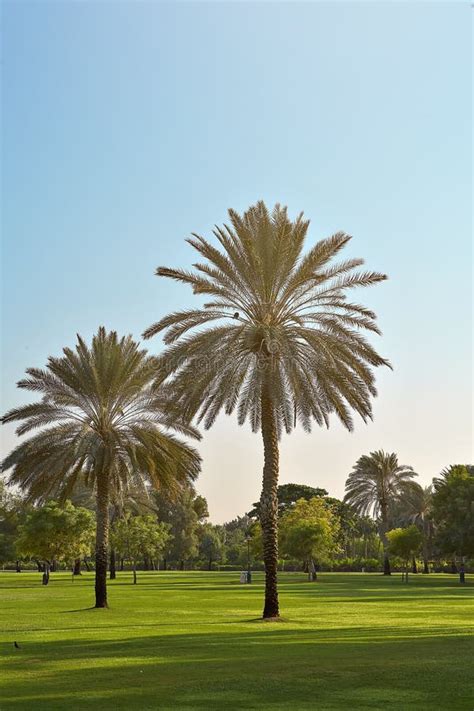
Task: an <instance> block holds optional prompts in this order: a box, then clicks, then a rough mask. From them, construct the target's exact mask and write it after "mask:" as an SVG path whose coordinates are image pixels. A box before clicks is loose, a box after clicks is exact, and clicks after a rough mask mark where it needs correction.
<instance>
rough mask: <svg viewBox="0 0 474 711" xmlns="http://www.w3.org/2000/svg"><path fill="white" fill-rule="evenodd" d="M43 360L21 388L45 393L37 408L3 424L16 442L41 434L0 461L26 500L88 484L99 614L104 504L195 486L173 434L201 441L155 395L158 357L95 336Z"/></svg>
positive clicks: (195, 459) (194, 461)
mask: <svg viewBox="0 0 474 711" xmlns="http://www.w3.org/2000/svg"><path fill="white" fill-rule="evenodd" d="M63 353H64V355H63V356H62V357H60V358H49V360H48V364H47V367H46V369H44V370H40V369H38V368H29V369H28V370H27V374H28V378H26V379H25V380H21V381H20V382H19V383H18V387H20V388H22V389H24V390H30V391H32V392H34V393H41V394H42V396H43V397H42V400H41V401H40V402H37V403H34V404H31V405H25V406H22V407H19V408H15V409H13V410H10V411H9V412H7V413H6V415H4V416H3V418H2V420H3V422H4V423H6V422H13V421H18V420H20V421H22V424H20V426H19V427H18V429H17V434H18V435H23V434H26V433H27V432H31V431H32V430H34V429H36V428H40V432H39V433H38V434H36V435H34V436H31V437H30V438H29V439H27V440H26V441H25V442H22V443H21V444H20V445H18V446H17V447H16V449H14V450H13V451H12V452H11V454H9V455H8V456H7V457H6V458H5V460H4V461H3V462H2V470H9V469H12V471H11V474H10V478H9V481H10V483H11V484H16V485H19V486H20V487H21V488H22V489H23V490H25V491H26V492H27V494H28V498H29V499H30V500H32V501H44V500H45V499H48V498H50V497H52V496H58V497H61V498H63V499H64V498H66V497H67V496H68V495H69V494H70V493H71V492H72V491H73V489H74V486H75V485H76V483H80V482H85V483H86V485H87V486H88V487H90V488H93V489H94V491H95V495H96V514H97V533H96V546H95V557H96V578H95V606H96V607H107V589H106V584H107V549H108V533H109V505H110V503H111V502H112V501H113V500H115V499H116V498H117V497H118V496H119V494H120V493H121V492H123V491H126V490H127V488H128V486H129V485H130V483H131V482H134V483H137V482H140V481H141V482H142V483H144V482H150V483H151V484H152V485H153V486H155V487H162V488H165V489H166V490H168V489H171V490H173V489H176V488H177V487H179V486H180V485H183V484H185V483H187V482H188V481H189V480H192V479H194V478H195V477H196V476H197V474H198V471H199V465H200V458H199V455H198V454H197V453H196V451H195V450H194V449H192V448H191V447H189V446H188V445H187V444H185V443H184V442H183V441H181V440H180V439H178V438H176V437H175V436H174V435H173V434H171V433H170V431H169V430H170V429H173V430H174V431H175V432H179V433H180V434H184V435H189V436H192V437H198V434H197V432H196V430H195V429H194V428H192V427H191V426H189V425H187V424H185V423H183V422H182V420H181V418H180V417H179V416H178V415H177V410H176V408H175V407H174V406H173V404H172V403H170V402H169V401H168V398H167V397H166V396H165V395H164V394H163V393H162V391H160V390H159V389H154V387H153V380H154V378H155V376H156V368H157V358H156V357H152V356H149V355H148V354H147V352H146V351H145V350H140V349H139V346H138V344H137V343H135V342H134V341H133V340H132V338H131V337H130V336H127V337H124V338H121V339H119V338H118V336H117V334H116V333H115V332H114V331H112V332H110V333H106V331H105V329H104V328H100V329H99V331H98V333H97V335H95V336H94V338H93V339H92V346H91V347H88V346H87V345H86V343H85V342H84V340H83V339H82V338H81V337H80V336H78V337H77V345H76V348H75V351H74V350H71V349H69V348H65V349H64V350H63Z"/></svg>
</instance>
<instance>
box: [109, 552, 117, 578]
mask: <svg viewBox="0 0 474 711" xmlns="http://www.w3.org/2000/svg"><path fill="white" fill-rule="evenodd" d="M109 571H110V573H109V577H110V580H115V578H116V577H117V573H116V567H115V551H114V550H113V549H112V550H111V551H110V562H109Z"/></svg>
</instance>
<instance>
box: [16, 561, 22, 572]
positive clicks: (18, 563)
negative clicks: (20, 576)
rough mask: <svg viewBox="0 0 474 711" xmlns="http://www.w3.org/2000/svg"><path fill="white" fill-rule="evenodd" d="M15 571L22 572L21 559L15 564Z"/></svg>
mask: <svg viewBox="0 0 474 711" xmlns="http://www.w3.org/2000/svg"><path fill="white" fill-rule="evenodd" d="M15 572H16V573H21V565H20V561H19V560H17V561H16V564H15Z"/></svg>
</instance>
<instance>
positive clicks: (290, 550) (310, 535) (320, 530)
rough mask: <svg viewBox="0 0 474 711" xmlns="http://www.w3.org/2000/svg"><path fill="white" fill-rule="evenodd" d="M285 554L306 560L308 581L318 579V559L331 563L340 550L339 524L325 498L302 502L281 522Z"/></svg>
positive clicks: (303, 500) (301, 500) (282, 545)
mask: <svg viewBox="0 0 474 711" xmlns="http://www.w3.org/2000/svg"><path fill="white" fill-rule="evenodd" d="M280 531H281V537H280V538H281V548H282V552H283V553H284V554H286V555H289V556H291V557H292V558H299V559H300V560H303V561H304V562H305V563H306V565H307V566H308V579H309V580H310V581H313V580H316V579H317V575H316V567H315V560H316V559H317V560H319V561H323V560H327V559H328V558H329V557H330V555H331V553H334V552H336V550H337V543H336V541H337V535H338V533H339V522H338V519H337V517H336V516H335V515H334V514H333V512H332V511H331V510H330V508H329V507H328V506H327V505H326V503H325V502H324V500H323V499H321V498H319V497H314V498H312V499H310V500H309V501H306V500H305V499H300V500H299V501H297V502H296V504H295V505H294V507H293V508H292V509H290V510H289V511H287V513H285V514H284V516H283V517H282V519H281V528H280Z"/></svg>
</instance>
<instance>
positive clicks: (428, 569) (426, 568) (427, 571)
mask: <svg viewBox="0 0 474 711" xmlns="http://www.w3.org/2000/svg"><path fill="white" fill-rule="evenodd" d="M429 572H430V568H429V565H428V561H427V559H426V558H425V559H424V560H423V573H424V575H428V573H429Z"/></svg>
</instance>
